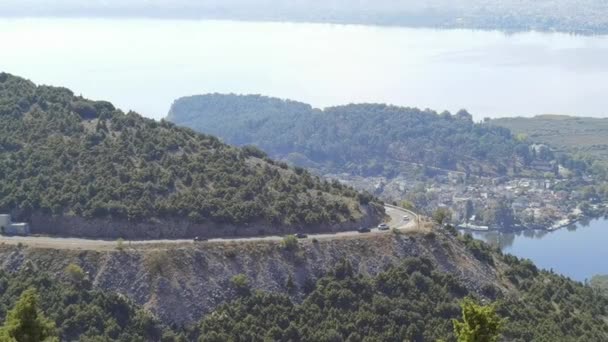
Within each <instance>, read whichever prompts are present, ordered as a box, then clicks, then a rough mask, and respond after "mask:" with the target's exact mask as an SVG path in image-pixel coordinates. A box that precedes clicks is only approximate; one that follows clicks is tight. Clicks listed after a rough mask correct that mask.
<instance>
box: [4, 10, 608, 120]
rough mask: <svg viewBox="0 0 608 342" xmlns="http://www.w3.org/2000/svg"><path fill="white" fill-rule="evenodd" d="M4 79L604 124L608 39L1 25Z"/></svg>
mask: <svg viewBox="0 0 608 342" xmlns="http://www.w3.org/2000/svg"><path fill="white" fill-rule="evenodd" d="M0 41H1V42H2V44H3V47H2V52H1V54H0V70H3V71H7V72H10V73H13V74H17V75H21V76H24V77H27V78H30V79H32V80H33V81H35V82H36V83H44V84H53V85H62V86H66V87H69V88H72V89H74V90H75V91H76V92H77V93H82V94H83V95H84V96H87V97H90V98H94V99H106V100H110V101H112V102H114V103H115V104H117V105H118V106H120V107H121V108H123V109H124V110H128V109H133V110H136V111H138V112H140V113H142V114H144V115H146V116H150V117H155V118H160V117H163V116H165V115H166V113H167V110H168V108H169V106H170V105H171V102H172V101H173V100H174V99H176V98H178V97H181V96H184V95H191V94H200V93H208V92H224V93H225V92H235V93H256V94H264V95H271V96H277V97H282V98H291V99H295V100H300V101H304V102H308V103H311V104H312V105H314V106H318V107H325V106H330V105H338V104H345V103H350V102H385V103H392V104H397V105H405V106H416V107H421V108H432V109H436V110H444V109H448V110H450V111H456V110H458V109H460V108H466V109H468V110H469V111H471V112H472V113H473V114H474V115H475V116H476V118H477V119H481V118H483V117H485V116H492V117H495V116H511V115H535V114H544V113H559V114H578V115H589V116H604V115H606V114H608V113H607V111H606V108H608V97H607V96H606V94H608V82H607V81H606V80H608V37H605V36H604V37H579V36H571V35H567V34H558V33H555V34H547V33H522V34H511V35H507V34H504V33H500V32H482V31H470V30H429V29H408V28H390V27H366V26H344V25H328V24H303V23H299V24H293V23H252V22H229V21H171V20H103V19H14V20H13V19H2V20H0Z"/></svg>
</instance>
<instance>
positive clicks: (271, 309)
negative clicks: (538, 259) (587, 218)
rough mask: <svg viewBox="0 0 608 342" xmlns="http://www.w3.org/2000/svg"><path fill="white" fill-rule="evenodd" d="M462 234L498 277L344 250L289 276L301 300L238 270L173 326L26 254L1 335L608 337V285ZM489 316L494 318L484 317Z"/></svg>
mask: <svg viewBox="0 0 608 342" xmlns="http://www.w3.org/2000/svg"><path fill="white" fill-rule="evenodd" d="M444 234H453V235H458V233H457V232H456V231H455V230H453V231H447V232H446V233H443V232H439V231H438V232H436V233H434V234H433V235H432V236H431V235H429V236H427V237H426V238H430V239H438V242H439V243H440V244H444V243H452V242H448V241H447V240H446V239H447V235H444ZM457 240H458V241H460V242H456V241H454V242H453V243H462V244H463V245H464V246H465V248H466V249H467V250H469V251H470V252H471V253H472V254H473V255H474V256H475V257H476V258H477V259H479V261H480V262H481V263H485V264H488V265H490V266H491V267H492V268H493V269H495V270H496V272H498V274H499V275H498V281H497V282H496V283H485V284H484V283H475V282H471V280H470V279H463V278H460V277H457V276H455V275H453V274H451V273H446V272H443V271H441V270H439V269H438V267H437V266H436V265H435V264H434V262H432V261H431V260H429V259H427V258H425V257H418V258H407V259H404V260H403V261H402V262H401V263H399V264H397V265H388V266H387V267H386V269H385V270H384V271H382V272H380V273H379V274H378V275H376V276H373V277H372V276H368V275H363V274H359V273H357V272H356V271H355V270H354V267H353V266H352V265H351V264H350V263H349V262H347V261H342V262H339V263H337V265H336V267H335V269H334V270H333V271H332V272H330V273H329V274H327V275H326V276H324V277H322V278H321V279H319V280H318V281H317V282H316V283H312V282H307V283H305V284H304V285H302V288H299V287H298V285H296V284H295V282H294V281H293V277H292V276H289V277H288V278H287V281H286V284H285V287H286V289H287V291H288V293H290V294H291V295H293V297H292V298H298V300H297V302H296V301H294V300H292V299H291V298H290V296H288V295H285V294H281V293H268V292H262V291H258V290H255V289H253V288H252V287H251V286H250V282H249V280H248V279H247V277H246V276H245V275H237V276H234V277H233V278H232V281H231V284H232V287H233V290H234V293H235V294H236V296H237V298H236V299H234V300H232V301H230V302H227V303H225V304H223V305H221V306H220V307H218V308H217V309H216V310H215V311H214V312H212V313H209V314H207V315H205V316H204V317H203V319H202V320H201V321H200V322H199V323H197V324H195V325H194V326H190V327H178V326H174V327H172V328H171V329H170V328H168V327H166V326H163V325H162V324H161V323H159V322H158V321H157V320H156V319H155V318H154V317H152V316H151V315H150V314H149V313H147V312H146V311H143V310H141V309H139V308H137V307H136V306H134V305H133V304H132V303H131V302H130V301H129V300H127V299H125V298H124V297H123V296H121V295H118V294H114V293H110V292H102V291H100V290H95V289H92V287H91V285H92V284H91V281H90V279H89V276H88V275H87V273H86V272H84V271H83V270H82V269H81V268H80V267H79V266H77V265H75V264H70V265H69V266H68V267H66V269H65V271H64V272H63V275H62V276H61V277H60V278H61V279H62V280H57V278H53V277H51V276H49V275H48V274H47V273H46V272H45V271H44V270H42V269H40V268H39V267H38V266H36V265H35V264H33V263H31V262H29V261H26V263H25V264H24V265H23V267H21V268H20V270H19V271H17V272H15V273H10V274H9V273H6V272H0V321H4V322H5V323H4V326H3V327H0V340H2V339H1V338H2V336H4V334H6V333H11V334H12V335H14V334H18V333H20V332H23V329H22V328H21V327H22V326H21V325H20V324H18V322H19V321H20V320H30V321H31V320H34V321H35V322H36V326H37V327H38V328H39V331H40V332H41V333H44V335H45V336H57V337H59V339H60V340H62V341H76V340H78V341H91V342H93V341H163V342H170V341H218V342H219V341H222V342H224V341H243V342H244V341H248V342H254V341H315V342H322V341H438V340H443V341H446V342H447V341H456V340H457V336H456V335H459V336H458V341H467V342H468V341H487V340H491V339H488V338H482V339H481V340H479V339H474V338H473V339H471V338H470V337H471V336H493V335H494V334H495V332H499V333H500V335H501V338H499V339H498V340H499V341H502V340H508V341H515V342H520V341H521V342H523V341H604V340H606V339H607V338H608V325H606V323H605V321H606V319H608V297H606V294H605V293H604V292H602V291H598V290H596V289H594V288H592V287H590V286H588V285H584V284H581V283H578V282H574V281H572V280H570V279H568V278H565V277H563V276H559V275H556V274H554V273H553V272H547V271H542V270H539V269H537V268H536V266H534V264H533V263H532V262H530V261H528V260H521V259H518V258H516V257H513V256H511V255H503V254H502V253H500V252H499V251H497V250H495V249H494V248H493V247H490V246H489V245H487V244H485V243H483V242H480V241H478V240H474V239H472V238H471V237H470V236H459V237H458V238H457ZM472 289H474V290H472ZM227 290H229V289H227ZM36 294H37V295H36ZM475 303H477V304H475ZM478 304H481V306H479V305H478ZM490 304H491V305H490ZM32 306H33V307H35V309H32ZM28 312H30V313H31V312H35V313H36V315H33V316H32V315H31V314H28ZM34 316H35V317H34ZM480 319H481V320H482V321H480ZM479 325H481V326H483V327H484V330H480V331H477V330H475V329H474V328H475V326H479ZM466 336H469V338H468V339H467V338H466ZM49 341H53V340H52V339H49Z"/></svg>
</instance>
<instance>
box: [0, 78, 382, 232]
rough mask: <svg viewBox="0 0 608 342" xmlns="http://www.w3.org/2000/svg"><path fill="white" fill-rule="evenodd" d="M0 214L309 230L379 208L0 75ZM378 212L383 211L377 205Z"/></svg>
mask: <svg viewBox="0 0 608 342" xmlns="http://www.w3.org/2000/svg"><path fill="white" fill-rule="evenodd" d="M0 179H2V182H0V212H12V213H13V214H16V216H18V218H19V219H24V220H27V219H28V218H29V217H30V216H31V215H32V214H33V213H43V214H47V215H72V216H79V217H85V218H119V219H129V220H132V221H141V220H148V219H153V218H189V219H190V220H192V221H193V222H217V223H230V224H239V223H248V222H268V223H273V224H288V225H303V224H320V223H324V224H332V223H339V222H345V221H349V220H355V219H358V218H360V217H361V215H362V213H361V204H368V203H369V202H374V201H375V199H374V198H372V197H371V196H369V195H365V194H359V193H357V192H356V191H354V190H353V189H351V188H348V187H346V186H343V185H341V184H339V183H335V182H334V183H329V182H325V181H322V180H320V179H319V178H318V177H315V176H313V175H311V174H310V173H309V172H307V171H305V170H303V169H300V168H296V169H293V168H289V167H288V166H287V165H286V164H284V163H277V162H274V161H273V160H271V159H269V158H268V157H267V156H266V155H265V154H264V153H263V152H261V151H259V150H258V149H256V148H253V147H249V148H243V149H239V148H235V147H231V146H228V145H225V144H223V143H222V142H220V140H218V139H217V138H215V137H212V136H208V135H202V134H198V133H195V132H194V131H192V130H189V129H185V128H178V127H176V126H175V125H174V124H172V123H169V122H167V121H161V122H157V121H154V120H149V119H145V118H143V117H141V116H140V115H138V114H136V113H133V112H129V113H126V114H124V113H122V112H121V111H119V110H117V109H116V108H114V106H112V104H110V103H108V102H103V101H90V100H87V99H84V98H82V97H78V96H75V95H74V94H73V93H72V92H71V91H70V90H68V89H65V88H56V87H48V86H36V85H34V84H33V83H31V82H29V81H27V80H24V79H21V78H18V77H14V76H11V75H8V74H0ZM373 206H375V207H376V209H377V210H378V211H382V210H383V209H382V207H381V206H380V204H379V203H376V202H374V203H373Z"/></svg>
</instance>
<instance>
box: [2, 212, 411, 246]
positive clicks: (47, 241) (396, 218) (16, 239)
mask: <svg viewBox="0 0 608 342" xmlns="http://www.w3.org/2000/svg"><path fill="white" fill-rule="evenodd" d="M384 208H385V211H386V213H387V215H388V216H389V220H388V221H387V222H386V223H387V224H388V225H389V227H390V228H391V229H393V228H394V229H398V230H401V231H415V230H416V229H417V226H416V218H417V216H416V214H415V213H413V212H411V211H407V210H405V209H402V208H399V207H395V206H392V205H386V206H385V207H384ZM404 217H407V219H404ZM388 232H390V230H386V231H381V230H379V229H378V228H372V229H371V232H370V233H359V232H357V231H348V232H340V233H328V234H310V235H308V237H307V239H318V240H321V239H339V238H344V237H349V236H361V235H369V234H386V233H388ZM282 239H283V237H282V236H261V237H249V238H218V239H210V240H208V241H205V242H204V243H226V242H239V241H241V242H246V241H251V242H254V241H281V240H282ZM192 243H194V242H193V240H192V239H178V240H138V241H125V242H124V243H123V247H124V248H130V247H138V246H154V245H158V246H166V245H168V244H171V245H179V244H192ZM0 244H9V245H19V244H23V245H27V246H30V247H37V248H50V249H75V250H115V249H117V247H118V243H117V241H116V240H95V239H82V238H62V237H50V236H0Z"/></svg>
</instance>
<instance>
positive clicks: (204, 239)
mask: <svg viewBox="0 0 608 342" xmlns="http://www.w3.org/2000/svg"><path fill="white" fill-rule="evenodd" d="M200 241H207V239H206V238H202V237H200V236H195V237H194V242H200Z"/></svg>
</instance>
